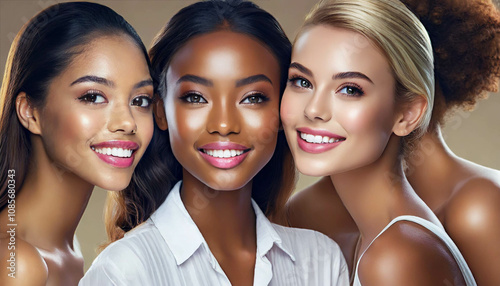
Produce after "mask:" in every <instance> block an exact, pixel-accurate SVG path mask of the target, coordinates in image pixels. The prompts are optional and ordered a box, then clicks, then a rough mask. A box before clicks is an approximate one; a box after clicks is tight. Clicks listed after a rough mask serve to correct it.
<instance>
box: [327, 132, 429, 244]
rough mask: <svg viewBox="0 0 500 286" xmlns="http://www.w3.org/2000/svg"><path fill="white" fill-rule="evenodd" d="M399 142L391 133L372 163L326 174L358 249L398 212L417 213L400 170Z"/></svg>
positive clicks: (416, 201)
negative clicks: (353, 228)
mask: <svg viewBox="0 0 500 286" xmlns="http://www.w3.org/2000/svg"><path fill="white" fill-rule="evenodd" d="M399 144H400V139H399V138H398V137H396V136H395V135H393V136H391V138H390V139H389V143H388V145H387V147H386V149H385V150H384V152H383V154H382V155H381V156H380V158H379V159H377V160H376V161H375V162H373V163H371V164H369V165H367V166H364V167H361V168H357V169H353V170H350V171H347V172H343V173H339V174H334V175H331V176H330V177H331V179H332V182H333V184H334V185H335V188H336V189H337V192H338V194H339V197H340V198H341V200H342V202H343V204H344V206H345V207H346V208H347V210H348V211H349V213H350V215H351V216H352V218H353V219H354V221H355V223H356V225H357V226H358V229H359V231H360V234H361V240H362V243H361V248H362V249H364V248H366V247H367V244H369V243H370V242H371V241H372V240H373V239H374V238H375V237H376V236H377V234H378V233H380V231H382V229H383V228H384V227H385V226H386V225H387V224H388V223H389V222H390V221H391V220H392V219H394V218H395V217H397V216H399V215H402V214H414V215H421V212H420V211H419V210H418V201H419V199H418V198H417V197H416V195H415V193H414V192H413V190H412V188H411V186H410V185H409V183H408V181H407V180H406V177H405V176H404V173H403V167H402V162H401V160H400V156H399ZM361 178H362V179H361ZM416 204H417V206H416Z"/></svg>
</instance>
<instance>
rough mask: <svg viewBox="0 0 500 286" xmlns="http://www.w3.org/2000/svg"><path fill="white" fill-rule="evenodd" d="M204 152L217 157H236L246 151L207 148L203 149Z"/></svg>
mask: <svg viewBox="0 0 500 286" xmlns="http://www.w3.org/2000/svg"><path fill="white" fill-rule="evenodd" d="M202 152H203V153H205V154H207V155H209V156H212V157H215V158H232V157H236V156H239V155H241V154H243V153H245V152H243V151H242V150H228V149H226V150H205V149H202Z"/></svg>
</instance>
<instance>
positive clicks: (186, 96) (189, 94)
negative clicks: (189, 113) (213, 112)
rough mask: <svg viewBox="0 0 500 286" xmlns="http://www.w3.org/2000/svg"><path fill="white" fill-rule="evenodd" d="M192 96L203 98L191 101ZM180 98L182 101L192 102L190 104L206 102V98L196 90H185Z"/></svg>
mask: <svg viewBox="0 0 500 286" xmlns="http://www.w3.org/2000/svg"><path fill="white" fill-rule="evenodd" d="M193 96H199V97H200V100H203V101H204V102H194V101H192V97H193ZM180 99H181V100H182V101H184V102H186V103H192V104H204V103H207V100H206V99H205V98H204V97H203V96H202V95H201V94H199V93H197V92H192V91H188V92H186V93H185V94H184V95H182V96H181V97H180ZM190 100H191V101H190Z"/></svg>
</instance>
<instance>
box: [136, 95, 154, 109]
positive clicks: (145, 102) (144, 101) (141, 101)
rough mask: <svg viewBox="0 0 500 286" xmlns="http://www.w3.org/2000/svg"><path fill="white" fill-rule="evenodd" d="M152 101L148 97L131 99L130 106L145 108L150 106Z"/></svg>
mask: <svg viewBox="0 0 500 286" xmlns="http://www.w3.org/2000/svg"><path fill="white" fill-rule="evenodd" d="M152 102H153V100H152V99H151V98H149V97H148V96H138V97H136V98H134V99H132V105H134V106H139V107H144V108H147V107H149V106H151V103H152Z"/></svg>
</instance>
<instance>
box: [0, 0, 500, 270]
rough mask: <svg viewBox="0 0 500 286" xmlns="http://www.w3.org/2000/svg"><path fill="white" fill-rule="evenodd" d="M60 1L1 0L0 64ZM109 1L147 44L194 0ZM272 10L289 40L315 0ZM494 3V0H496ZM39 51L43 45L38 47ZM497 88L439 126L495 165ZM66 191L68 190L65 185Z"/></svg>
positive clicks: (267, 1)
mask: <svg viewBox="0 0 500 286" xmlns="http://www.w3.org/2000/svg"><path fill="white" fill-rule="evenodd" d="M59 2H67V1H53V0H36V1H26V0H0V67H1V70H2V78H3V69H4V67H5V61H6V59H7V54H8V52H9V49H10V45H11V43H12V40H13V39H14V37H15V35H16V34H17V32H18V31H19V30H20V29H21V27H22V26H23V25H24V23H26V22H27V21H29V19H30V18H31V17H33V16H34V15H35V14H36V13H38V12H39V11H41V10H43V9H44V8H46V7H48V6H50V5H52V4H55V3H59ZM93 2H97V3H100V4H103V5H106V6H109V7H111V8H112V9H114V10H115V11H116V12H118V13H119V14H120V15H122V16H123V17H124V18H125V19H126V20H127V21H128V22H129V23H130V24H131V25H132V26H133V27H134V28H135V29H136V30H137V32H138V33H139V35H140V36H141V38H142V40H143V41H144V43H145V45H146V47H147V48H149V47H150V46H151V45H150V44H151V42H152V40H153V38H154V36H155V35H156V33H157V32H158V31H159V30H160V29H161V28H162V27H163V26H164V25H165V24H166V22H167V21H168V19H169V18H170V17H171V16H172V15H173V14H175V13H176V12H177V11H178V10H179V9H181V8H182V7H185V6H187V5H189V4H191V3H194V2H196V1H191V0H163V1H162V0H152V1H142V0H141V1H139V0H135V1H126V0H110V1H93ZM253 2H255V3H256V4H257V5H259V6H260V7H262V8H263V9H265V10H267V11H269V12H270V13H271V14H273V15H274V16H275V17H276V18H277V19H278V21H279V22H280V23H281V25H282V26H283V28H284V30H285V32H286V34H287V35H288V37H289V38H290V40H291V41H293V39H294V38H295V34H296V32H297V30H298V28H299V27H300V25H301V24H302V22H303V19H304V16H305V15H306V14H307V12H308V11H309V10H310V9H311V8H312V6H313V5H314V4H315V3H316V2H317V0H257V1H253ZM496 4H497V5H498V1H497V2H496ZM40 52H41V53H43V51H40ZM499 123H500V93H496V94H491V95H490V97H489V99H487V100H483V101H481V102H479V104H478V105H477V107H476V110H475V111H474V112H472V113H468V112H458V113H456V114H455V116H454V117H453V118H451V119H450V120H449V123H448V124H447V126H446V127H445V129H444V135H445V140H446V141H447V143H448V144H449V147H450V148H451V149H452V150H453V151H454V152H455V153H456V154H457V155H458V156H461V157H463V158H466V159H468V160H471V161H474V162H476V163H478V164H481V165H484V166H487V167H491V168H494V169H500V152H499V150H498V149H499V146H500V127H499ZM316 180H317V178H313V177H307V176H301V177H300V179H299V182H298V184H297V187H296V190H301V189H303V188H304V187H306V186H308V185H310V184H311V183H313V182H315V181H316ZM68 191H71V190H68ZM105 199H106V191H105V190H102V189H99V188H96V189H95V190H94V193H93V195H92V198H91V200H90V202H89V205H88V207H87V210H86V211H85V214H84V215H83V218H82V221H81V222H80V225H79V227H78V229H77V236H78V240H79V241H80V244H81V248H82V252H83V255H84V258H85V270H86V269H88V267H89V266H90V264H91V263H92V261H93V260H94V258H95V257H96V255H97V253H96V248H97V246H98V245H100V244H101V243H102V242H104V241H105V240H106V235H105V231H104V224H103V208H104V202H105Z"/></svg>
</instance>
